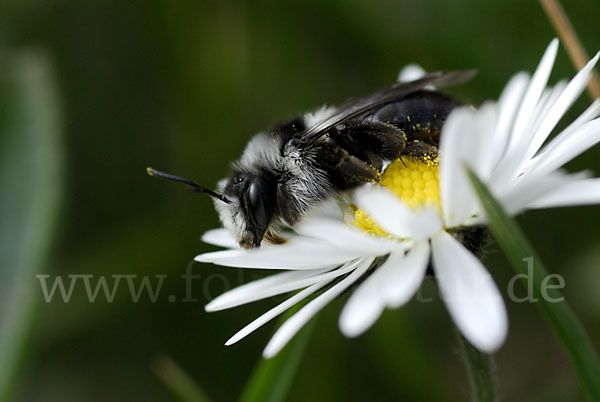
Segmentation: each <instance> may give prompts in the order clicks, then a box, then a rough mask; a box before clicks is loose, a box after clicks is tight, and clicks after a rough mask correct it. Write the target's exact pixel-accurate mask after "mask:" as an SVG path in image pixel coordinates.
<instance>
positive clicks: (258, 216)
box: [248, 179, 271, 236]
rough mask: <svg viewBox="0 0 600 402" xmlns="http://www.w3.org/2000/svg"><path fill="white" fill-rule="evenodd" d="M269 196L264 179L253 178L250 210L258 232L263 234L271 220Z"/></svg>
mask: <svg viewBox="0 0 600 402" xmlns="http://www.w3.org/2000/svg"><path fill="white" fill-rule="evenodd" d="M267 197H268V194H267V188H266V184H265V183H264V182H263V180H261V179H256V180H253V181H252V183H251V184H250V186H249V187H248V212H249V215H250V219H251V221H252V224H253V225H254V227H255V230H256V231H257V234H258V233H260V235H261V236H262V233H264V231H265V230H266V229H267V226H269V221H270V220H271V216H270V213H269V208H268V205H267V199H266V198H267Z"/></svg>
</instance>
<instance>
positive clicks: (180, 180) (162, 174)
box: [146, 167, 231, 204]
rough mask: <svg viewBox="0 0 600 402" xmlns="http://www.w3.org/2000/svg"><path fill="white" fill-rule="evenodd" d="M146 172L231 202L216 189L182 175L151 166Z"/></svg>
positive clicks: (225, 201) (228, 202)
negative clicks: (203, 185)
mask: <svg viewBox="0 0 600 402" xmlns="http://www.w3.org/2000/svg"><path fill="white" fill-rule="evenodd" d="M146 173H148V175H149V176H152V177H158V178H159V179H163V180H169V181H175V182H178V183H183V184H187V185H188V186H189V187H190V188H191V189H192V190H193V191H194V192H196V193H204V194H208V195H209V196H211V197H212V198H216V199H217V200H219V201H223V202H224V203H226V204H230V203H231V200H230V199H228V198H227V197H225V196H224V195H223V194H220V193H217V192H216V191H213V190H210V189H208V188H206V187H202V186H201V185H199V184H198V183H195V182H193V181H191V180H189V179H184V178H183V177H179V176H175V175H172V174H169V173H165V172H161V171H160V170H156V169H152V168H151V167H148V168H146Z"/></svg>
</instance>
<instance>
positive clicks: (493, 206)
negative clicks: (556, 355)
mask: <svg viewBox="0 0 600 402" xmlns="http://www.w3.org/2000/svg"><path fill="white" fill-rule="evenodd" d="M469 177H470V179H471V182H472V184H473V186H474V188H475V191H476V192H477V195H478V196H479V199H480V200H481V203H482V205H483V208H484V210H485V213H486V215H487V219H488V221H489V224H490V229H491V230H492V233H493V234H494V237H495V238H496V240H497V241H498V244H499V245H500V247H501V248H502V250H503V251H504V253H505V254H506V256H507V258H508V260H509V261H510V263H511V265H512V266H513V268H514V270H515V272H517V273H518V274H520V277H521V278H522V279H523V280H524V282H525V285H526V286H527V279H525V278H527V275H529V276H530V278H531V280H532V282H533V297H534V298H536V299H538V301H537V303H536V306H537V307H538V308H539V309H540V311H541V313H542V315H543V316H544V318H545V319H546V321H547V322H548V324H549V325H550V327H551V328H552V330H553V331H554V333H555V335H556V336H557V337H558V339H559V341H560V342H561V343H562V345H563V347H564V348H565V350H566V352H567V354H568V356H569V359H570V360H571V363H572V364H573V367H574V369H575V373H576V375H577V377H578V378H579V381H580V382H581V385H582V387H583V389H584V390H585V392H586V394H587V396H588V397H589V398H590V400H592V401H600V363H599V362H598V357H597V355H596V352H595V351H594V348H593V346H592V344H591V342H590V340H589V339H588V337H587V335H586V333H585V331H584V329H583V327H582V326H581V324H580V323H579V321H578V320H577V318H576V317H575V315H574V314H573V312H572V311H571V309H570V307H569V305H568V304H567V302H566V301H565V300H564V298H563V296H562V294H561V293H560V291H558V290H557V289H555V288H552V287H549V288H547V289H545V290H546V292H544V291H543V290H542V289H543V284H544V280H545V279H546V277H547V276H548V271H547V270H546V268H545V267H544V265H543V263H542V260H541V259H540V257H539V256H538V255H537V254H536V253H535V252H534V250H533V248H532V246H531V244H530V243H529V241H528V240H527V239H526V238H525V235H524V234H523V232H521V230H520V228H519V227H518V226H517V224H516V223H515V222H514V221H513V220H512V219H510V218H509V217H508V216H507V215H506V213H505V212H504V210H503V209H502V207H501V206H500V205H499V204H498V202H497V201H496V200H495V199H494V197H493V196H492V194H491V193H490V191H489V190H488V189H487V188H486V186H485V185H484V184H483V183H482V182H481V181H480V180H479V178H478V177H477V176H476V175H475V174H474V173H473V172H471V171H469ZM524 260H526V261H527V262H529V263H530V265H531V269H532V272H528V267H527V265H528V264H525V263H524ZM529 286H531V285H529ZM551 300H561V301H560V302H552V301H551Z"/></svg>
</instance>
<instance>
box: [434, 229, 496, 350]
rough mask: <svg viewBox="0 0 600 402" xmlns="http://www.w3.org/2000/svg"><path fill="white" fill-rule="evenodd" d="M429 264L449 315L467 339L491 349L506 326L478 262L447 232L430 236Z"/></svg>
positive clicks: (490, 282)
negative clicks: (433, 271)
mask: <svg viewBox="0 0 600 402" xmlns="http://www.w3.org/2000/svg"><path fill="white" fill-rule="evenodd" d="M432 250H433V265H434V270H435V275H436V280H437V282H438V285H439V288H440V293H441V296H442V298H443V299H444V302H445V303H446V306H447V308H448V311H449V312H450V316H451V317H452V319H453V320H454V322H455V323H456V326H457V327H458V329H459V330H460V332H461V333H462V334H463V335H464V337H465V338H467V340H468V341H469V342H470V343H471V344H473V346H475V347H476V348H478V349H479V350H481V351H483V352H486V353H493V352H495V351H496V350H497V349H498V348H499V347H500V346H501V345H502V343H503V342H504V340H505V338H506V333H507V330H508V320H507V316H506V308H505V306H504V302H503V301H502V297H501V295H500V292H499V291H498V288H497V287H496V285H495V283H494V281H493V279H492V277H491V276H490V274H489V273H488V272H487V270H486V268H485V267H484V266H483V265H482V264H481V262H480V261H479V260H478V259H477V258H476V257H475V256H474V255H473V254H471V253H470V252H469V251H468V250H467V249H465V248H464V247H463V246H462V245H461V244H460V243H459V242H458V241H457V240H456V239H454V238H453V237H452V236H451V235H450V234H448V233H445V232H444V233H440V234H439V235H438V236H436V237H434V238H433V239H432Z"/></svg>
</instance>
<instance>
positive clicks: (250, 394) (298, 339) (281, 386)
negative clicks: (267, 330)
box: [240, 303, 315, 402]
mask: <svg viewBox="0 0 600 402" xmlns="http://www.w3.org/2000/svg"><path fill="white" fill-rule="evenodd" d="M301 304H302V303H301ZM299 308H300V306H296V308H294V309H291V310H290V311H289V312H288V314H286V315H285V316H284V317H283V318H282V320H280V323H281V322H283V320H285V319H287V318H289V317H290V316H291V315H292V314H293V313H295V312H296V311H297V310H298V309H299ZM314 325H315V319H314V318H313V319H312V320H311V321H310V322H309V323H308V324H306V325H305V326H304V328H302V330H301V331H300V332H299V333H298V334H297V335H296V336H295V337H294V338H293V339H292V340H291V341H290V342H289V343H288V344H287V346H285V347H284V348H283V349H282V350H281V351H280V352H279V353H278V354H277V355H276V356H275V357H273V358H271V359H268V360H261V361H259V362H258V364H257V366H256V368H255V369H254V371H253V372H252V375H251V377H250V380H249V381H248V383H247V384H246V387H245V389H244V391H243V392H242V396H241V397H240V401H241V402H278V401H283V400H285V397H286V395H287V392H288V390H289V388H290V386H291V385H292V380H293V377H294V373H295V372H296V369H297V368H298V366H299V365H300V360H301V359H302V355H303V353H304V349H305V347H306V344H307V343H308V340H309V338H310V334H311V333H312V331H313V328H314Z"/></svg>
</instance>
